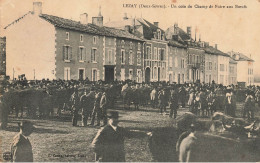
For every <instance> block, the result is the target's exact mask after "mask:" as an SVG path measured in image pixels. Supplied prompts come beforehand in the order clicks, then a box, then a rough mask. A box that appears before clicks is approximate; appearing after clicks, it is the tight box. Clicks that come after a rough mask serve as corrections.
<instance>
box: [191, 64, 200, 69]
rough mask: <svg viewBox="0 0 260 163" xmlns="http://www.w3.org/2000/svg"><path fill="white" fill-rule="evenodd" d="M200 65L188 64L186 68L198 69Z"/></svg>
mask: <svg viewBox="0 0 260 163" xmlns="http://www.w3.org/2000/svg"><path fill="white" fill-rule="evenodd" d="M200 65H201V63H188V67H190V68H192V69H199V68H200Z"/></svg>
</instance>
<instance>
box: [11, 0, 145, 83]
mask: <svg viewBox="0 0 260 163" xmlns="http://www.w3.org/2000/svg"><path fill="white" fill-rule="evenodd" d="M41 7H42V4H41V3H40V2H34V11H33V12H31V11H30V12H28V13H27V14H25V15H24V16H22V17H21V18H19V19H17V20H16V21H14V22H13V23H11V24H10V25H8V26H7V27H6V33H7V38H8V39H7V43H6V44H7V54H8V55H7V75H9V76H13V78H15V77H17V76H18V75H21V74H25V75H26V78H27V79H42V78H45V79H46V78H48V79H65V80H70V79H85V78H88V79H89V80H91V81H97V80H100V79H101V80H106V81H111V80H115V79H117V80H125V79H126V78H131V79H133V80H137V81H138V82H142V77H141V76H142V68H141V67H142V66H143V65H142V56H143V51H142V50H141V49H142V45H143V41H142V40H141V39H139V38H137V37H136V36H134V35H132V34H130V33H129V32H128V31H125V30H119V29H113V28H106V27H103V16H102V15H101V12H100V13H99V15H98V16H97V17H93V18H92V24H91V23H88V15H87V14H86V13H84V14H82V15H80V22H77V21H73V20H69V19H64V18H60V17H57V16H52V15H47V14H42V8H41ZM129 58H130V59H129ZM140 63H141V64H140Z"/></svg>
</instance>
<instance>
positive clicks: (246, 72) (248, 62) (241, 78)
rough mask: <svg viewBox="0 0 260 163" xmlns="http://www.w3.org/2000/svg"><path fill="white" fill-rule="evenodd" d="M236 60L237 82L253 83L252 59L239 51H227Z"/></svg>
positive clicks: (243, 83)
mask: <svg viewBox="0 0 260 163" xmlns="http://www.w3.org/2000/svg"><path fill="white" fill-rule="evenodd" d="M228 54H229V55H230V56H231V57H232V58H233V59H234V60H235V61H236V62H237V72H238V73H237V83H238V84H242V85H245V86H248V85H253V84H254V60H253V59H251V58H249V57H247V56H246V55H244V54H242V53H239V52H234V51H231V52H228Z"/></svg>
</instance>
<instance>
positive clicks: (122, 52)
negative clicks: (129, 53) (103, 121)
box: [121, 50, 125, 64]
mask: <svg viewBox="0 0 260 163" xmlns="http://www.w3.org/2000/svg"><path fill="white" fill-rule="evenodd" d="M121 64H125V50H121Z"/></svg>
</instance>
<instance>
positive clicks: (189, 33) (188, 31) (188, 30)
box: [187, 27, 191, 38]
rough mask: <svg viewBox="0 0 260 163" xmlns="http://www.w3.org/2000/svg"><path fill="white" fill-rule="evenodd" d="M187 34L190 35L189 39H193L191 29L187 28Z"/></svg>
mask: <svg viewBox="0 0 260 163" xmlns="http://www.w3.org/2000/svg"><path fill="white" fill-rule="evenodd" d="M187 34H188V35H189V37H190V38H191V27H187Z"/></svg>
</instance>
